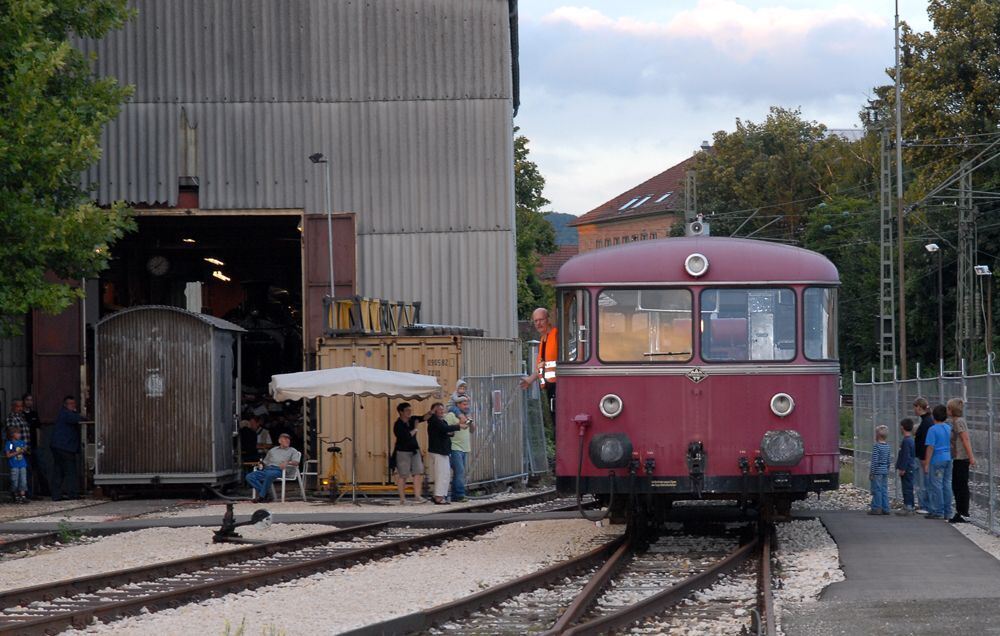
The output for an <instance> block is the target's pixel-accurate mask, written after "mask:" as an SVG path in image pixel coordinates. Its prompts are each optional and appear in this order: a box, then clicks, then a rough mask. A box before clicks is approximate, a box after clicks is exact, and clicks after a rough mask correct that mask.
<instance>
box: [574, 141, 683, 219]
mask: <svg viewBox="0 0 1000 636" xmlns="http://www.w3.org/2000/svg"><path fill="white" fill-rule="evenodd" d="M694 160H695V158H694V157H689V158H687V159H685V160H684V161H682V162H680V163H679V164H677V165H675V166H672V167H670V168H667V169H666V170H664V171H663V172H661V173H660V174H658V175H656V176H655V177H652V178H650V179H647V180H646V181H643V182H642V183H640V184H639V185H637V186H635V187H634V188H631V189H630V190H626V191H625V192H622V193H621V194H619V195H618V196H616V197H614V198H613V199H611V200H610V201H607V202H605V203H602V204H601V205H599V206H597V207H596V208H594V209H593V210H591V211H590V212H587V213H586V214H584V215H583V216H581V217H580V218H578V219H577V220H575V221H573V222H572V223H570V225H572V226H580V225H590V224H591V223H607V222H609V221H618V220H621V219H627V218H629V217H633V216H644V215H647V214H655V213H657V212H677V211H680V210H682V209H683V208H684V203H683V202H682V198H681V188H682V187H683V185H684V177H685V175H686V173H687V171H688V170H691V169H693V168H694Z"/></svg>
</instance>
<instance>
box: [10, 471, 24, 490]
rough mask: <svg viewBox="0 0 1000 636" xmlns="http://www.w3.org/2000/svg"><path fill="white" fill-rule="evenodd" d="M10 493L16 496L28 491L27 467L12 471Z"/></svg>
mask: <svg viewBox="0 0 1000 636" xmlns="http://www.w3.org/2000/svg"><path fill="white" fill-rule="evenodd" d="M10 491H11V492H12V493H16V494H20V493H22V492H27V491H28V468H27V467H26V466H22V467H21V468H11V469H10Z"/></svg>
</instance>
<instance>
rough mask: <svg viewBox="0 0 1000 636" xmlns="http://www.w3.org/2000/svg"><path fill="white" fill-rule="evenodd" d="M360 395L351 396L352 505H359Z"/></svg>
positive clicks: (353, 394)
mask: <svg viewBox="0 0 1000 636" xmlns="http://www.w3.org/2000/svg"><path fill="white" fill-rule="evenodd" d="M357 440H358V395H357V394H356V393H352V394H351V503H352V504H354V505H355V506H357V505H358V441H357Z"/></svg>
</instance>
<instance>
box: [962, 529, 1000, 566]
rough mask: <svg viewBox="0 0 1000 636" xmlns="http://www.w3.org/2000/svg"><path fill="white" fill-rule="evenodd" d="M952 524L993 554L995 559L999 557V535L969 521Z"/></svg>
mask: <svg viewBox="0 0 1000 636" xmlns="http://www.w3.org/2000/svg"><path fill="white" fill-rule="evenodd" d="M952 525H953V526H954V528H955V529H956V530H958V531H959V532H961V533H962V534H964V535H965V536H966V537H968V538H969V540H970V541H972V542H973V543H975V544H976V545H978V546H979V547H980V548H982V549H983V551H985V552H988V553H989V554H991V555H993V558H995V559H1000V537H997V536H994V535H992V534H990V533H989V532H987V531H986V530H983V529H982V528H980V527H979V526H974V525H972V524H971V523H956V524H952Z"/></svg>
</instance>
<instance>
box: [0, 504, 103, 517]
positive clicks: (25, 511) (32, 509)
mask: <svg viewBox="0 0 1000 636" xmlns="http://www.w3.org/2000/svg"><path fill="white" fill-rule="evenodd" d="M101 503H104V502H103V501H99V500H96V499H76V500H70V501H52V500H50V499H39V500H38V501H32V502H31V503H27V504H9V505H6V504H5V505H2V506H0V522H2V523H9V522H12V521H28V520H31V521H34V517H40V516H44V515H55V514H56V513H60V512H61V513H64V514H62V515H59V516H58V517H57V520H58V519H62V518H63V517H64V516H65V513H66V512H67V511H70V510H80V511H81V512H82V511H83V510H85V509H86V508H89V507H90V506H96V505H98V504H101Z"/></svg>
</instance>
